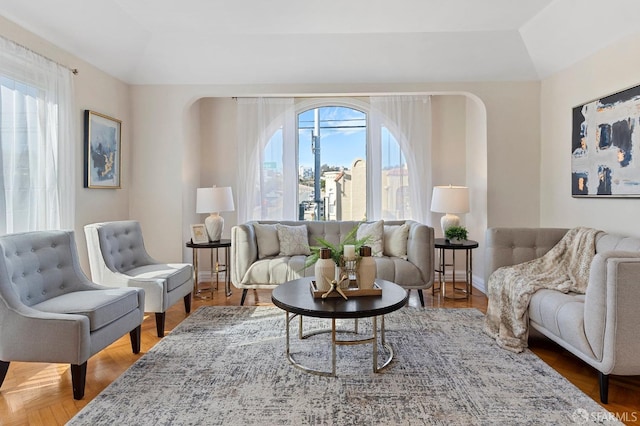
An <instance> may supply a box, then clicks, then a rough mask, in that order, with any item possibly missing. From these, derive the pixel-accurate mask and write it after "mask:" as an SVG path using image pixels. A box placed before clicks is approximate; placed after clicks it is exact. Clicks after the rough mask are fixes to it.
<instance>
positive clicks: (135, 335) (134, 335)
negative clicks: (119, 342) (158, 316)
mask: <svg viewBox="0 0 640 426" xmlns="http://www.w3.org/2000/svg"><path fill="white" fill-rule="evenodd" d="M141 334H142V327H141V326H137V327H136V328H134V329H133V330H131V331H130V332H129V338H130V339H131V350H132V351H133V353H134V354H139V353H140V335H141Z"/></svg>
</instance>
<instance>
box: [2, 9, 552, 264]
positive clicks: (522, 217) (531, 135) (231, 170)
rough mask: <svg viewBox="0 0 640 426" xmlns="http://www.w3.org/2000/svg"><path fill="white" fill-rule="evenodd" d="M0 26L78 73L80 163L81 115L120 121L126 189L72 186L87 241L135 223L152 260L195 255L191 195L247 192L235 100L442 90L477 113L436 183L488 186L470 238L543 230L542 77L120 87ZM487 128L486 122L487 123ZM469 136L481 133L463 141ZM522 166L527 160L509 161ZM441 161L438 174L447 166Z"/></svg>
mask: <svg viewBox="0 0 640 426" xmlns="http://www.w3.org/2000/svg"><path fill="white" fill-rule="evenodd" d="M0 23H2V24H3V25H0V34H2V35H5V36H7V37H8V38H10V39H12V40H15V41H17V42H18V43H20V44H24V45H25V46H27V47H29V48H31V49H33V50H35V51H37V52H39V53H41V54H43V55H45V56H48V57H50V58H52V59H54V60H57V61H59V62H62V63H65V64H68V65H69V66H72V67H77V68H79V69H80V74H79V75H78V76H77V77H76V101H77V109H78V118H79V121H78V131H77V139H78V140H77V143H78V152H77V153H78V158H82V148H81V146H82V144H81V135H82V125H81V121H80V118H81V113H82V110H83V109H85V108H89V109H93V110H96V111H98V112H101V113H104V114H107V115H110V116H113V117H115V118H118V119H121V120H122V121H123V151H122V154H123V176H122V186H123V189H119V190H95V189H93V190H89V189H84V188H82V179H81V174H80V173H81V171H82V164H81V162H80V161H79V164H78V185H77V189H76V191H77V213H76V214H77V220H76V231H77V232H78V233H79V236H82V235H83V234H82V227H83V226H84V225H85V224H87V223H90V222H95V221H102V220H118V219H126V218H132V219H137V220H140V222H141V224H142V227H143V231H144V233H145V240H146V244H147V248H148V249H149V251H150V252H151V254H152V255H153V256H155V257H156V258H158V259H160V260H166V261H176V260H180V259H185V260H190V257H191V256H190V253H189V252H188V251H187V250H186V248H185V247H184V243H185V241H187V240H188V239H189V225H190V224H191V223H201V222H202V221H203V220H204V217H203V216H202V215H196V214H195V212H194V211H195V188H197V187H198V186H208V185H211V184H217V185H231V186H232V187H234V192H235V197H236V199H237V198H238V197H242V195H243V194H241V193H239V192H238V189H237V188H236V187H235V185H234V183H235V176H236V167H235V164H236V161H235V158H236V157H235V156H236V153H235V152H236V151H235V145H234V142H235V128H236V119H235V108H233V105H235V102H234V101H233V100H232V99H231V98H232V97H233V96H257V95H264V96H269V95H288V96H297V97H305V96H307V97H313V96H326V95H330V94H334V95H352V96H357V95H369V94H384V93H437V94H451V95H464V96H467V97H470V98H471V99H473V103H472V105H473V106H472V107H469V102H468V101H467V104H466V108H467V111H469V110H473V111H474V112H473V113H472V117H473V119H472V120H473V121H472V122H473V125H472V126H471V125H466V126H465V129H466V130H465V132H464V133H463V131H462V130H457V129H455V128H451V129H449V130H447V132H446V137H447V139H449V140H451V141H458V140H460V139H462V138H463V137H464V139H465V143H466V144H467V151H466V152H467V154H466V157H467V164H466V165H465V169H466V170H465V172H464V174H463V173H462V172H461V171H460V170H459V169H458V159H456V160H455V164H453V165H452V168H449V169H448V170H449V171H451V170H456V171H455V172H454V173H460V175H459V176H453V177H450V178H447V177H443V179H446V180H450V179H456V180H457V179H458V178H465V179H466V181H467V184H468V185H470V186H471V187H472V190H474V189H475V188H476V187H477V188H480V190H481V191H486V194H484V193H480V194H474V195H472V199H473V198H478V197H479V199H486V202H481V203H480V204H478V207H477V209H476V208H474V211H473V212H472V213H469V214H468V215H466V217H465V220H466V223H467V224H468V225H469V224H472V226H473V229H472V236H473V237H474V238H475V239H477V240H479V241H480V242H481V243H482V240H483V235H482V233H483V229H482V227H481V226H478V224H477V223H476V222H477V221H478V219H477V218H478V217H484V223H487V224H489V225H521V226H536V225H538V223H539V219H540V218H539V201H538V200H539V198H538V194H539V193H540V188H539V182H540V172H539V158H540V144H539V140H540V137H539V131H540V130H539V129H540V120H539V111H540V105H539V99H540V83H539V82H513V83H499V82H496V83H438V84H429V83H418V84H382V85H379V84H378V85H369V84H366V85H358V84H356V85H353V84H349V85H340V84H337V85H313V84H310V85H265V86H245V85H243V86H217V85H203V86H198V85H189V86H153V85H149V86H127V85H126V84H124V83H122V82H120V81H118V80H116V79H114V78H111V77H110V76H108V75H106V74H104V73H102V72H100V71H98V70H96V69H94V68H93V67H92V66H90V65H89V64H86V63H83V62H82V61H79V60H77V59H76V58H74V57H72V56H71V55H69V54H67V53H65V52H63V51H61V50H60V49H58V48H56V47H55V46H52V45H50V44H48V43H46V42H45V41H43V40H41V39H38V38H37V37H35V36H33V35H32V34H30V33H28V32H27V31H24V30H22V29H21V28H19V27H17V26H15V25H13V24H11V23H8V22H6V21H0ZM209 98H216V99H209ZM441 106H443V108H444V109H443V110H442V111H441V112H442V114H443V117H444V120H445V121H448V122H453V123H455V121H456V119H455V117H454V115H453V114H452V111H457V110H461V109H462V108H463V106H462V101H461V100H453V99H451V100H443V104H442V105H441ZM485 111H486V117H485ZM209 117H213V119H211V120H209ZM467 117H469V113H468V114H467ZM469 120H470V119H469V118H467V121H469ZM478 122H479V123H478ZM482 123H486V127H484V126H483V124H482ZM475 131H480V132H484V133H485V134H473V135H470V132H475ZM452 143H453V142H452ZM455 143H457V142H455ZM447 149H449V148H447ZM470 153H473V155H472V154H470ZM485 153H486V154H485ZM518 159H526V161H525V160H523V161H516V160H518ZM441 161H442V163H441V164H442V166H443V170H445V169H446V165H447V161H448V160H447V159H441ZM472 202H474V201H473V200H472ZM482 209H484V210H485V211H486V214H485V212H484V211H483V210H482ZM224 217H225V220H226V223H227V226H226V231H225V234H224V237H228V236H229V229H230V227H231V226H232V225H233V224H235V223H236V220H235V214H234V213H225V214H224ZM473 218H476V219H473ZM482 222H483V221H480V223H482ZM78 245H79V249H80V252H81V253H80V255H81V258H82V259H83V264H84V265H86V252H85V247H84V237H83V236H82V238H78ZM478 263H479V261H478V260H477V261H476V264H477V265H476V271H477V273H476V274H475V275H478V274H480V269H479V268H480V267H481V266H480V265H478ZM87 270H88V268H87ZM480 275H481V274H480Z"/></svg>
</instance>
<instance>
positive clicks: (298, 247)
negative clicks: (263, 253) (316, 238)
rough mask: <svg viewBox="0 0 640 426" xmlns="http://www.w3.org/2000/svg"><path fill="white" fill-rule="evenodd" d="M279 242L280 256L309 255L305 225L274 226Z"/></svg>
mask: <svg viewBox="0 0 640 426" xmlns="http://www.w3.org/2000/svg"><path fill="white" fill-rule="evenodd" d="M276 229H277V231H278V239H279V240H280V256H295V255H306V256H308V255H310V254H311V250H310V249H309V236H308V235H307V225H300V226H287V225H280V224H279V223H278V224H276Z"/></svg>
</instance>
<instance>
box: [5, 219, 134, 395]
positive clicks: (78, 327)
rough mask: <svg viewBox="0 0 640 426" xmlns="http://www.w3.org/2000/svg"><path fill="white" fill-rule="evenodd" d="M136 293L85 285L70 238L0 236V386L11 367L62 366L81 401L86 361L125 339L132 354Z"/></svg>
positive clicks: (57, 235) (67, 233) (44, 233)
mask: <svg viewBox="0 0 640 426" xmlns="http://www.w3.org/2000/svg"><path fill="white" fill-rule="evenodd" d="M143 306H144V290H142V289H139V288H136V289H134V288H130V289H114V288H110V287H103V286H101V285H97V284H94V283H92V282H91V281H89V279H87V277H86V275H85V274H84V273H83V272H82V269H81V268H80V264H79V262H78V253H77V249H76V244H75V240H74V236H73V232H72V231H37V232H26V233H20V234H11V235H4V236H1V237H0V386H1V385H2V382H3V381H4V378H5V376H6V374H7V371H8V369H9V363H10V362H11V361H23V362H52V363H70V364H71V380H72V384H73V397H74V398H75V399H82V397H83V396H84V385H85V381H86V372H87V360H88V359H89V358H90V357H91V356H93V355H94V354H96V353H97V352H99V351H101V350H102V349H104V348H105V347H107V346H108V345H110V344H111V343H113V342H114V341H116V340H118V339H119V338H120V337H122V336H123V335H124V334H126V333H129V334H130V337H131V347H132V349H133V352H134V353H136V354H137V353H139V352H140V324H141V323H142V319H143V316H144V311H143Z"/></svg>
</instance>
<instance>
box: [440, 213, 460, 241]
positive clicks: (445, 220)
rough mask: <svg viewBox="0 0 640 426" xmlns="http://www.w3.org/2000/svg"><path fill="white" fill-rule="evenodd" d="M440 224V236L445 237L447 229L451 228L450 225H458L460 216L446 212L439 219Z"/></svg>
mask: <svg viewBox="0 0 640 426" xmlns="http://www.w3.org/2000/svg"><path fill="white" fill-rule="evenodd" d="M440 226H441V227H442V236H443V237H444V238H447V235H446V232H447V229H449V228H451V227H452V226H460V218H459V217H458V216H456V215H454V214H451V213H446V214H445V215H444V216H442V218H441V219H440Z"/></svg>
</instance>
